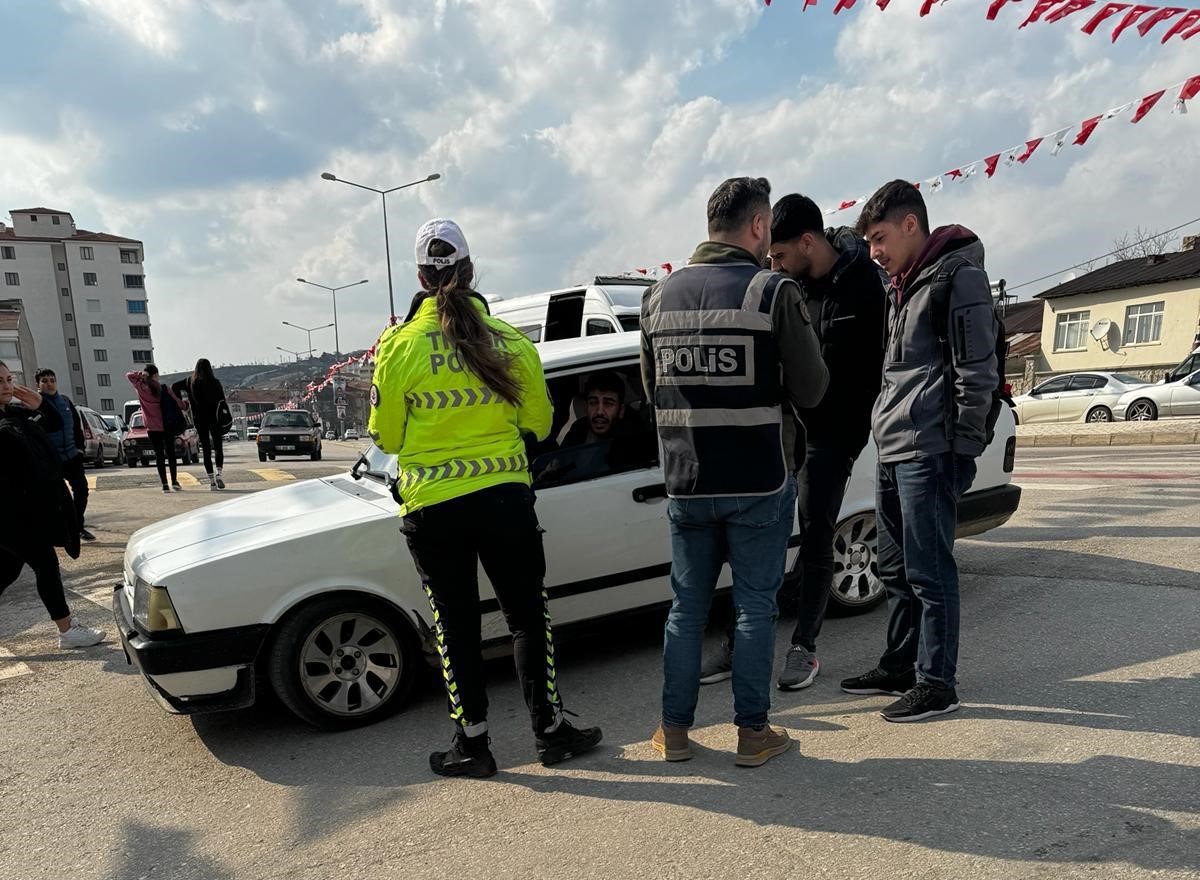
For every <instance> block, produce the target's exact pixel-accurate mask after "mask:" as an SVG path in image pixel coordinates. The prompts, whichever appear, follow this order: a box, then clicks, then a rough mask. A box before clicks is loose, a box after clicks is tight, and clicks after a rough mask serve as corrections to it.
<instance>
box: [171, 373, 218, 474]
mask: <svg viewBox="0 0 1200 880" xmlns="http://www.w3.org/2000/svg"><path fill="white" fill-rule="evenodd" d="M171 390H172V391H174V392H175V394H176V395H177V396H178V395H182V394H187V399H188V404H189V405H190V406H191V408H192V421H193V422H194V423H195V425H196V432H197V433H198V434H199V435H200V446H201V448H202V449H203V450H204V472H205V473H206V474H208V484H209V488H210V489H211V490H212V491H214V492H215V491H216V490H218V489H224V488H225V481H224V480H223V479H221V468H222V467H223V466H224V464H225V449H224V446H223V445H222V440H223V439H224V435H225V432H226V431H228V430H229V427H230V425H232V424H233V418H232V417H231V415H230V413H229V404H228V403H226V401H225V389H224V388H222V387H221V382H220V380H219V379H217V377H216V376H215V375H214V374H213V368H212V364H211V363H209V361H208V358H200V360H198V361H196V369H195V370H194V371H193V372H192V375H190V376H188V377H187V378H186V379H180V380H179V381H178V382H176V383H175V384H174V385H172V386H171ZM214 452H215V453H216V456H217V469H216V471H215V472H214V471H213V453H214Z"/></svg>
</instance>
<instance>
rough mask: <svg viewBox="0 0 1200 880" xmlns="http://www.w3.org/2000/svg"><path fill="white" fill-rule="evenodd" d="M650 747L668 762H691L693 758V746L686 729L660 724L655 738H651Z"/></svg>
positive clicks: (655, 732)
mask: <svg viewBox="0 0 1200 880" xmlns="http://www.w3.org/2000/svg"><path fill="white" fill-rule="evenodd" d="M650 745H652V746H654V750H655V751H656V752H658V753H659V754H660V755H662V756H663V757H664V758H666V759H667V760H668V761H690V760H691V758H692V744H691V743H690V742H689V741H688V731H687V728H686V727H667V726H666V725H663V724H659V725H658V730H656V731H654V736H652V737H650Z"/></svg>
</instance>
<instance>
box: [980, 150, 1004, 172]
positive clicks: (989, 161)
mask: <svg viewBox="0 0 1200 880" xmlns="http://www.w3.org/2000/svg"><path fill="white" fill-rule="evenodd" d="M999 164H1000V154H999V153H997V154H996V155H994V156H988V157H987V158H986V159H984V160H983V172H984V173H985V174H986V175H987V176H988V177H991V176H992V175H993V174H995V173H996V166H997V165H999Z"/></svg>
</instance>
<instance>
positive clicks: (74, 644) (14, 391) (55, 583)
mask: <svg viewBox="0 0 1200 880" xmlns="http://www.w3.org/2000/svg"><path fill="white" fill-rule="evenodd" d="M61 428H62V418H61V416H60V415H59V413H58V410H57V408H56V407H55V406H54V404H53V403H52V402H51V401H49V400H47V399H45V398H44V397H43V396H42V395H41V394H40V393H38V392H37V391H34V390H33V389H32V388H25V387H23V386H20V385H17V384H16V383H15V382H14V381H13V374H12V373H11V372H10V371H9V369H8V366H7V365H6V364H4V363H3V362H0V498H3V499H4V503H3V504H2V505H0V593H3V592H4V590H5V589H7V588H8V587H10V586H12V584H13V583H15V582H16V580H17V577H18V576H20V574H21V570H22V569H23V568H24V567H25V566H26V565H28V566H29V567H30V568H32V569H33V572H34V574H35V575H36V577H37V590H38V595H39V596H40V597H41V600H42V604H43V605H45V606H46V611H47V612H48V613H49V615H50V618H51V619H52V620H53V621H54V624H55V626H57V627H58V644H59V647H60V648H87V647H90V646H92V645H97V644H99V643H100V642H102V641H104V636H105V634H104V632H103V631H101V630H97V629H92V628H91V627H88V626H84V625H83V624H81V623H79V622H78V621H76V620H75V618H74V617H72V616H71V610H70V608H68V607H67V597H66V591H65V590H64V588H63V581H62V571H61V570H60V569H59V567H58V553H57V552H56V551H55V549H54V548H55V547H56V546H58V547H63V548H65V549H66V551H67V554H68V555H70V556H71V557H72V558H77V557H78V556H79V529H78V518H77V515H76V512H75V506H74V502H73V501H72V500H71V495H70V493H69V492H68V491H67V484H66V483H65V482H64V481H63V476H62V469H61V467H60V463H59V456H58V454H57V451H56V450H55V448H54V445H53V444H52V443H51V442H50V438H49V437H48V436H47V435H46V430H50V431H57V430H60V429H61Z"/></svg>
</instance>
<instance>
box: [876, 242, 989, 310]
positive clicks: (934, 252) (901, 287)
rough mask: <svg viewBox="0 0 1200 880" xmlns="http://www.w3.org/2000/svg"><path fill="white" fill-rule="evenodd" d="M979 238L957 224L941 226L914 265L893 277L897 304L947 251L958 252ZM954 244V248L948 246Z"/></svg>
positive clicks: (918, 255) (893, 288) (926, 243)
mask: <svg viewBox="0 0 1200 880" xmlns="http://www.w3.org/2000/svg"><path fill="white" fill-rule="evenodd" d="M978 238H979V236H977V235H976V234H975V233H974V232H972V231H971V230H969V229H967V227H965V226H960V225H959V224H957V223H951V224H950V225H949V226H939V227H938V228H937V229H935V230H933V232H931V233H930V234H929V238H927V239H926V240H925V247H923V248H922V249H921V252H920V253H919V254H917V258H916V260H914V261H913V263H912V265H911V266H909V267H908V269H906V270H905V271H903V272H901V273H900V274H899V275H895V276H893V277H892V290H893V292H894V293H895V294H896V302H897V303H899V302H900V300H901V299H902V298H903V295H904V294H905V293H907V292H908V289H909V287H911V286H912V283H913V282H914V281H916V280H917V278H918V277H919V276H920V274H921V272H922V270H924V269H925V267H926V266H928V265H929V264H930V263H932V262H934V261H935V260H937V259H938V258H939V257H940V256H941V255H942V253H943V252H945V251H946V250H947V249H950V250H957V249H958V248H960V247H962V246H963V245H964V244H970V243H971V242H973V241H977V240H978ZM951 243H953V244H954V245H955V246H954V248H949V247H948V246H949V245H950V244H951Z"/></svg>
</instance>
